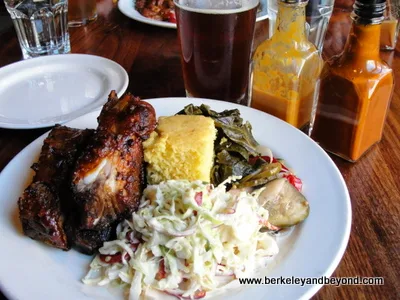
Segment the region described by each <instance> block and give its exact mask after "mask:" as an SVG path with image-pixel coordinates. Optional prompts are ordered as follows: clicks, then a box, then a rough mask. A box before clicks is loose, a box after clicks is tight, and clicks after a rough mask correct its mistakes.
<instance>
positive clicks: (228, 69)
mask: <svg viewBox="0 0 400 300" xmlns="http://www.w3.org/2000/svg"><path fill="white" fill-rule="evenodd" d="M174 3H175V10H176V17H177V26H178V36H179V41H180V45H181V62H182V70H183V78H184V82H185V89H186V95H187V96H188V97H202V98H211V99H218V100H224V101H229V102H234V103H238V104H243V105H247V104H248V100H249V99H248V98H249V91H250V90H251V87H250V88H249V75H250V68H251V67H250V66H251V65H250V61H251V60H250V57H251V49H252V44H253V37H254V28H255V22H256V13H257V6H258V4H259V0H221V1H207V0H203V1H202V0H174Z"/></svg>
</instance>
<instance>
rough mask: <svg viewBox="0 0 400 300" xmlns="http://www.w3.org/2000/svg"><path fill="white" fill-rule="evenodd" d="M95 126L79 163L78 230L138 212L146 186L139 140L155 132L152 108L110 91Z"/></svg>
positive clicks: (103, 225) (97, 227) (75, 187)
mask: <svg viewBox="0 0 400 300" xmlns="http://www.w3.org/2000/svg"><path fill="white" fill-rule="evenodd" d="M98 121H99V126H98V128H97V130H96V133H95V134H94V135H93V137H92V139H91V141H90V142H89V145H88V147H87V149H86V150H85V151H84V153H83V154H82V156H81V157H80V158H79V159H78V161H77V164H76V167H75V170H74V173H73V176H72V191H73V193H74V199H75V201H76V203H77V205H78V207H79V213H80V218H81V219H80V227H79V229H80V230H97V231H100V230H104V229H105V228H107V227H108V226H110V225H111V226H112V224H115V223H116V222H118V221H120V220H122V219H123V218H127V217H129V216H130V214H131V213H132V212H133V211H134V210H136V209H137V207H138V205H139V201H140V197H141V192H142V188H143V182H144V167H143V147H142V139H145V138H147V136H148V135H149V134H150V133H151V132H152V131H153V130H154V128H155V126H156V116H155V111H154V108H153V107H152V106H151V105H150V104H148V103H147V102H144V101H141V100H140V99H139V98H135V97H133V96H132V95H131V94H126V95H125V96H123V97H122V98H121V99H118V97H117V95H116V93H115V92H114V91H113V92H112V93H111V94H110V96H109V100H108V102H107V103H106V104H105V105H104V107H103V110H102V112H101V114H100V116H99V118H98Z"/></svg>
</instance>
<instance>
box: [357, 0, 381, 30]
mask: <svg viewBox="0 0 400 300" xmlns="http://www.w3.org/2000/svg"><path fill="white" fill-rule="evenodd" d="M385 9H386V0H356V2H355V3H354V6H353V14H352V18H353V20H354V21H356V22H357V23H360V24H380V23H382V21H383V19H384V17H383V14H384V12H385Z"/></svg>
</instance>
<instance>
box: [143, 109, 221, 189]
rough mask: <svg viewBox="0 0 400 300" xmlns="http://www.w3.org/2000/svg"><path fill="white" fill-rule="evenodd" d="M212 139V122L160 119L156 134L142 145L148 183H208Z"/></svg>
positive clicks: (195, 118) (183, 117)
mask: <svg viewBox="0 0 400 300" xmlns="http://www.w3.org/2000/svg"><path fill="white" fill-rule="evenodd" d="M215 138H216V129H215V127H214V121H213V120H212V119H211V118H208V117H204V116H187V115H176V116H170V117H160V118H159V119H158V126H157V128H156V130H155V131H154V132H152V133H151V135H150V137H149V139H148V140H146V141H145V142H144V143H143V146H144V160H145V161H146V162H147V163H148V165H147V181H148V183H149V184H157V183H160V182H161V181H164V180H170V179H187V180H189V181H192V180H202V181H205V182H210V173H211V168H212V166H213V160H214V140H215Z"/></svg>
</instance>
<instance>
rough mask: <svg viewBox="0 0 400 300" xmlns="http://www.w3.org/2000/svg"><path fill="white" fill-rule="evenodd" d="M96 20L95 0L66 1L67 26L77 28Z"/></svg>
mask: <svg viewBox="0 0 400 300" xmlns="http://www.w3.org/2000/svg"><path fill="white" fill-rule="evenodd" d="M96 18H97V11H96V0H68V25H69V26H70V27H77V26H82V25H85V24H87V23H88V22H90V21H93V20H95V19H96Z"/></svg>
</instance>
